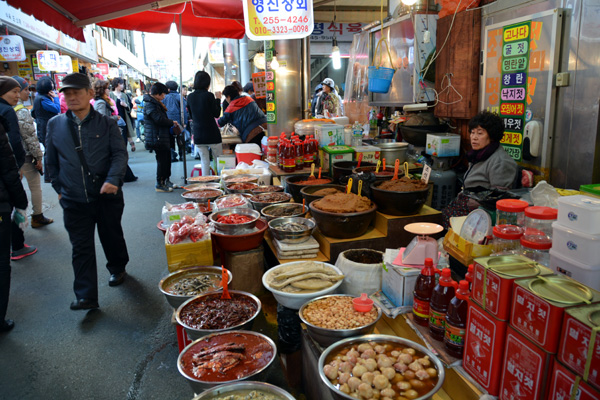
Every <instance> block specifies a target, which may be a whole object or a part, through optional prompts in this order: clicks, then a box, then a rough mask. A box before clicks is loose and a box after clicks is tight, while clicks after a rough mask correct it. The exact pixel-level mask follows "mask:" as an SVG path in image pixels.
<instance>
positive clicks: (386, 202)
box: [371, 182, 429, 215]
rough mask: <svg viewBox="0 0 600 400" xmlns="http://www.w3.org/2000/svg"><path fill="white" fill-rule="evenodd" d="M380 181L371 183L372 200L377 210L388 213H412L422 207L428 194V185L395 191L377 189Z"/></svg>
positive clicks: (415, 212)
mask: <svg viewBox="0 0 600 400" xmlns="http://www.w3.org/2000/svg"><path fill="white" fill-rule="evenodd" d="M380 184H381V183H380V182H375V183H374V184H372V185H371V196H372V199H373V202H374V203H375V204H377V207H379V212H382V213H384V214H389V215H413V214H417V213H418V212H419V211H421V208H423V205H424V204H425V202H426V201H427V197H428V196H429V187H427V188H425V189H422V190H419V191H415V192H395V191H391V190H383V189H379V188H378V186H379V185H380Z"/></svg>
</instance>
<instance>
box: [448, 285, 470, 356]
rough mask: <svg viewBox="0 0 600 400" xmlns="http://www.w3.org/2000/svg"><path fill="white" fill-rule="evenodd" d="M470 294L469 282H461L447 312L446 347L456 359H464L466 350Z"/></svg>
mask: <svg viewBox="0 0 600 400" xmlns="http://www.w3.org/2000/svg"><path fill="white" fill-rule="evenodd" d="M470 294H471V293H470V292H469V282H468V281H466V280H463V281H460V282H459V283H458V290H457V291H456V296H454V298H453V299H452V300H450V305H448V312H446V333H445V335H444V346H445V347H446V351H448V353H449V354H450V355H452V356H454V357H456V358H462V356H463V351H464V349H465V335H466V333H467V316H468V314H469V295H470Z"/></svg>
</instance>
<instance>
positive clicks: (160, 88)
mask: <svg viewBox="0 0 600 400" xmlns="http://www.w3.org/2000/svg"><path fill="white" fill-rule="evenodd" d="M163 93H169V89H167V87H166V86H165V84H164V83H160V82H156V83H155V84H154V85H152V87H151V88H150V94H151V95H152V96H160V95H161V94H163Z"/></svg>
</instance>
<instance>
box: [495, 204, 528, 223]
mask: <svg viewBox="0 0 600 400" xmlns="http://www.w3.org/2000/svg"><path fill="white" fill-rule="evenodd" d="M527 207H529V203H527V202H526V201H523V200H516V199H503V200H498V201H497V202H496V225H517V226H523V225H524V224H525V209H526V208H527Z"/></svg>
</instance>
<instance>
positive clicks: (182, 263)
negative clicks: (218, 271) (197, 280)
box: [165, 233, 214, 272]
mask: <svg viewBox="0 0 600 400" xmlns="http://www.w3.org/2000/svg"><path fill="white" fill-rule="evenodd" d="M168 237H169V235H168V233H167V234H166V235H165V251H166V253H167V265H168V267H169V272H175V271H177V270H179V269H181V268H185V267H193V266H196V265H213V264H214V260H213V251H212V242H211V239H210V234H207V235H205V236H204V238H203V239H204V240H200V241H198V242H195V243H194V242H192V241H189V242H182V243H177V244H169V243H168V242H167V240H168Z"/></svg>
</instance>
